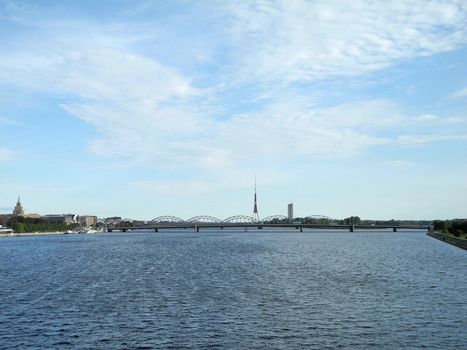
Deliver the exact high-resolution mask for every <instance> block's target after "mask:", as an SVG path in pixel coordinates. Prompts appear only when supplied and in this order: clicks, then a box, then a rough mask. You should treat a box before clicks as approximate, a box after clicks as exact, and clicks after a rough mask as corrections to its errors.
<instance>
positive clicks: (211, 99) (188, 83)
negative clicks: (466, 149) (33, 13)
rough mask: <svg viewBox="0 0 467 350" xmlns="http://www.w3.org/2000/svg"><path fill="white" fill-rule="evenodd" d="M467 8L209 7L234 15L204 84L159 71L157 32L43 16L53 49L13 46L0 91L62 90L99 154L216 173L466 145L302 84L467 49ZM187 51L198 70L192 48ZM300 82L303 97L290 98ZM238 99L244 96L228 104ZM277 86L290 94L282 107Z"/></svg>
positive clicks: (379, 106)
mask: <svg viewBox="0 0 467 350" xmlns="http://www.w3.org/2000/svg"><path fill="white" fill-rule="evenodd" d="M466 10H467V9H466V6H465V5H463V3H462V2H461V1H453V2H450V3H446V2H444V1H432V2H430V3H429V4H427V3H426V2H424V1H407V2H389V3H382V2H368V1H352V2H351V3H349V2H347V1H331V2H308V1H299V0H297V1H257V2H255V3H254V4H253V3H236V4H235V5H223V4H219V5H218V7H217V8H216V9H214V8H213V11H214V12H215V11H217V12H218V13H220V14H221V15H222V16H223V17H222V18H225V17H227V21H226V22H224V21H219V22H217V23H216V25H217V26H218V27H216V28H217V29H218V30H219V32H221V33H223V34H227V35H226V36H223V39H224V41H225V42H223V43H222V45H223V46H222V45H221V46H220V43H219V42H216V41H214V42H208V43H206V46H207V47H208V49H207V51H208V52H209V59H207V60H204V59H203V60H200V61H203V62H204V63H205V62H209V64H212V65H214V66H215V67H214V68H212V67H211V68H205V67H203V68H199V70H197V71H196V74H190V73H192V72H184V71H183V69H177V68H175V65H173V66H172V65H170V64H168V63H164V64H163V63H162V59H161V58H160V57H161V56H163V52H161V51H157V47H156V49H154V51H151V50H150V48H152V45H154V44H155V42H158V41H157V40H156V41H154V40H155V39H154V38H160V37H161V36H162V35H161V33H162V32H159V30H160V27H159V26H152V27H151V26H150V25H149V24H144V23H143V24H141V25H139V26H136V27H135V26H134V25H125V24H112V23H111V24H105V25H98V24H95V23H92V22H91V23H88V22H83V21H65V20H63V21H48V22H40V21H39V20H37V19H36V22H34V24H33V25H35V26H36V27H37V32H38V33H35V34H33V35H32V39H40V38H41V36H44V37H46V38H47V40H44V41H40V40H32V41H33V42H34V44H33V45H31V44H30V42H31V38H30V37H28V38H26V39H25V40H24V41H21V40H19V41H18V43H19V44H20V45H17V43H16V42H15V43H14V44H11V43H10V46H9V48H15V50H3V51H4V52H3V53H5V54H4V55H1V56H0V67H2V69H0V82H3V83H5V84H7V85H8V84H15V85H21V86H27V87H30V88H34V89H38V90H40V91H44V90H45V91H49V92H54V93H55V94H57V93H58V94H60V98H61V99H62V101H64V102H63V103H62V107H63V108H64V109H65V110H66V111H67V112H68V113H70V114H72V115H74V116H76V117H79V118H81V119H82V120H84V121H86V122H87V123H89V124H91V125H93V126H94V127H95V128H96V130H97V131H98V132H99V136H98V137H97V138H96V139H95V140H93V141H91V142H90V149H91V150H92V151H93V152H95V153H96V154H99V155H102V156H117V157H124V158H127V159H136V160H137V161H140V162H144V163H147V164H154V165H161V166H167V164H182V165H187V164H188V165H191V166H193V165H195V166H196V165H199V166H201V167H204V166H208V167H210V168H216V167H222V166H226V165H228V164H230V163H232V162H236V161H238V160H242V161H245V160H251V159H253V160H254V159H263V158H269V159H278V160H281V159H289V158H290V157H298V158H300V157H305V158H307V157H326V158H328V157H344V156H349V155H353V154H355V153H358V152H361V151H364V150H365V149H367V148H369V147H372V146H375V145H381V144H389V143H391V142H396V143H398V144H404V145H408V144H423V143H426V142H434V141H440V140H452V139H460V138H459V136H457V135H448V134H443V135H425V136H401V137H400V138H397V136H396V137H395V138H396V141H391V140H394V136H393V135H392V136H389V135H387V133H388V132H389V131H392V132H394V131H395V132H400V129H401V128H403V127H404V126H405V127H406V126H408V125H409V126H410V125H411V124H413V123H414V122H417V123H434V122H439V121H440V120H447V119H446V118H441V117H438V116H435V115H429V114H426V115H422V116H418V117H415V118H411V117H410V116H407V115H404V113H401V112H400V111H399V110H398V108H397V107H396V106H395V105H394V104H392V103H390V102H387V101H382V100H376V101H360V102H353V103H340V104H338V105H334V106H329V107H320V106H319V105H318V104H317V102H316V101H315V99H314V98H312V97H310V94H309V92H308V91H307V89H306V88H302V89H300V87H299V86H298V85H300V83H303V82H308V81H316V80H322V79H329V78H334V77H339V78H341V77H346V76H350V75H360V74H364V73H367V72H370V71H374V70H376V69H380V68H383V67H387V66H389V65H392V64H395V63H397V62H400V61H403V60H409V59H412V58H414V57H418V56H422V55H429V54H434V53H437V52H443V51H447V50H451V49H453V48H456V47H458V46H459V45H461V44H463V43H465V41H466V35H465V34H466V33H465V30H466V29H465V23H466V20H467V15H466V13H467V11H466ZM221 25H222V26H221ZM127 28H130V29H129V30H127ZM135 28H136V29H135ZM143 29H144V30H143ZM166 32H167V30H166ZM166 32H163V33H166ZM186 34H187V35H188V37H190V38H191V37H192V36H190V33H186ZM177 39H179V38H178V37H177ZM185 42H186V41H184V43H185ZM28 43H29V46H28ZM141 43H144V45H140V44H141ZM171 44H172V45H173V46H177V43H171ZM209 45H213V46H214V47H211V46H209ZM164 47H168V43H166V46H164ZM198 47H203V45H198V44H197V46H196V48H198ZM216 50H220V51H221V52H220V53H219V52H217V51H216ZM147 52H155V54H153V55H149V54H144V53H147ZM187 52H188V53H189V57H190V58H191V57H193V58H194V61H196V58H195V56H196V55H194V52H196V50H190V49H187ZM213 52H214V53H213ZM216 52H217V53H218V54H220V56H221V59H219V57H217V56H216ZM215 57H217V61H216V60H215V59H214V58H215ZM204 63H203V64H204ZM291 84H295V86H294V88H295V89H293V90H291V89H289V88H284V86H286V87H287V86H288V87H290V85H291ZM245 85H249V88H248V89H245V90H242V89H243V88H245ZM199 86H203V88H200V87H199ZM204 86H205V88H204ZM297 86H298V87H297ZM239 90H241V93H240V95H241V97H242V98H244V99H236V98H232V100H233V101H228V102H226V103H224V102H225V101H226V100H228V96H227V97H226V95H228V94H229V93H232V94H233V95H235V93H236V92H237V91H239ZM278 90H280V92H282V91H286V92H287V93H286V94H284V95H285V96H283V97H281V96H280V94H279V93H277V91H278ZM248 104H254V107H252V108H249V107H244V105H248ZM243 107H244V108H243ZM219 111H221V112H222V114H223V117H222V118H219V117H218V115H217V113H218V112H219ZM451 121H452V122H455V120H454V119H452V120H451ZM197 185H199V184H197ZM200 186H201V185H200ZM188 187H189V186H188ZM159 190H161V191H163V188H160V189H159Z"/></svg>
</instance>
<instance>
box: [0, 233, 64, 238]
mask: <svg viewBox="0 0 467 350" xmlns="http://www.w3.org/2000/svg"><path fill="white" fill-rule="evenodd" d="M63 234H65V233H64V232H25V233H0V237H30V236H49V235H63Z"/></svg>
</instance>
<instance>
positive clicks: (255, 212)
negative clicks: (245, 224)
mask: <svg viewBox="0 0 467 350" xmlns="http://www.w3.org/2000/svg"><path fill="white" fill-rule="evenodd" d="M253 221H255V222H258V221H259V214H258V203H257V201H256V175H255V201H254V206H253Z"/></svg>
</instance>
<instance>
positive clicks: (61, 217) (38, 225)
mask: <svg viewBox="0 0 467 350" xmlns="http://www.w3.org/2000/svg"><path fill="white" fill-rule="evenodd" d="M286 209H287V213H286V214H287V215H281V214H279V215H272V216H267V217H263V218H260V216H259V213H258V203H257V194H256V185H255V192H254V203H253V213H252V215H251V216H250V215H234V216H230V217H228V218H224V219H219V218H216V217H214V216H209V215H198V216H194V217H191V218H188V219H183V218H180V217H178V216H172V215H163V216H158V217H156V218H152V219H151V220H148V221H146V220H135V219H131V218H122V217H120V216H112V217H106V218H98V217H97V216H96V215H82V214H76V213H66V214H46V215H41V214H37V213H25V210H24V208H23V204H22V203H21V198H20V196H18V200H17V202H16V205H15V207H14V209H13V211H12V213H11V214H0V230H1V231H4V232H5V231H15V232H34V231H49V230H53V231H55V230H62V231H65V230H83V229H85V230H103V229H104V228H107V227H113V228H118V227H127V228H128V227H141V226H142V225H147V224H155V223H157V224H170V223H183V222H184V223H221V222H222V223H226V224H235V223H265V224H285V223H287V224H324V225H326V224H331V225H339V224H343V225H349V224H351V225H354V224H355V225H360V224H362V225H381V224H382V225H385V224H391V225H396V224H397V225H401V224H402V225H429V224H430V223H431V222H432V221H431V220H362V219H361V218H360V217H358V216H350V217H347V218H343V219H334V218H330V217H327V216H324V215H311V216H307V217H295V216H294V204H293V203H288V204H287V208H286Z"/></svg>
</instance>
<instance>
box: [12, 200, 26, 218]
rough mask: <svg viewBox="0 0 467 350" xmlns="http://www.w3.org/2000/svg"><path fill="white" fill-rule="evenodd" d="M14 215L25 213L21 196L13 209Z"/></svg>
mask: <svg viewBox="0 0 467 350" xmlns="http://www.w3.org/2000/svg"><path fill="white" fill-rule="evenodd" d="M13 215H24V210H23V206H22V205H21V200H20V197H19V196H18V201H17V202H16V206H15V209H13Z"/></svg>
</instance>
